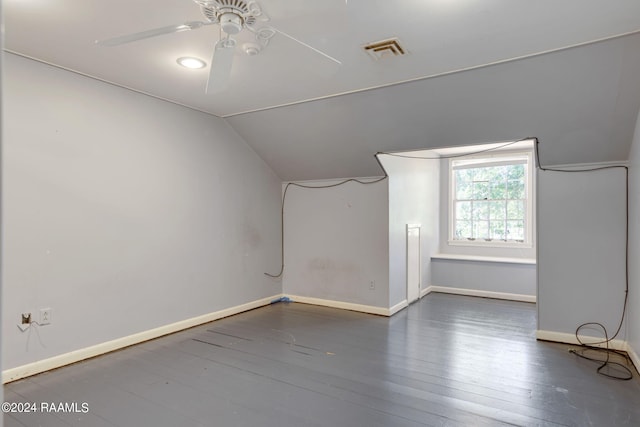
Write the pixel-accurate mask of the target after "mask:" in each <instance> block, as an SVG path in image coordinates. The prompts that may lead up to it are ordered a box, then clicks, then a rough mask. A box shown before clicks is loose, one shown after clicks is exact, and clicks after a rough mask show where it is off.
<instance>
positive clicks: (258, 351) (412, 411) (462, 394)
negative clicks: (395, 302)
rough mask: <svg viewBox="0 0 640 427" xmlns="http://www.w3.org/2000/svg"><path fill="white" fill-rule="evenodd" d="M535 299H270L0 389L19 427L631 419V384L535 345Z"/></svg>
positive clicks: (639, 418) (637, 411)
mask: <svg viewBox="0 0 640 427" xmlns="http://www.w3.org/2000/svg"><path fill="white" fill-rule="evenodd" d="M535 324H536V309H535V305H533V304H528V303H519V302H511V301H500V300H491V299H484V298H474V297H464V296H455V295H447V294H430V295H428V296H426V297H425V298H423V299H422V300H421V301H419V302H417V303H415V304H413V305H411V306H410V307H409V308H408V309H406V310H403V311H402V312H400V313H398V314H396V315H395V316H393V317H392V318H384V317H379V316H373V315H367V314H362V313H356V312H350V311H342V310H336V309H330V308H324V307H317V306H312V305H305V304H296V303H279V304H275V305H271V306H268V307H263V308H260V309H257V310H253V311H250V312H247V313H243V314H240V315H237V316H233V317H229V318H226V319H222V320H219V321H216V322H213V323H209V324H206V325H202V326H199V327H196V328H193V329H190V330H187V331H183V332H180V333H177V334H174V335H170V336H167V337H163V338H160V339H156V340H153V341H149V342H146V343H143V344H140V345H137V346H134V347H130V348H127V349H124V350H121V351H118V352H114V353H111V354H108V355H105V356H102V357H98V358H95V359H92V360H88V361H85V362H82V363H78V364H75V365H72V366H69V367H65V368H61V369H58V370H55V371H52V372H48V373H44V374H41V375H37V376H34V377H31V378H27V379H24V380H21V381H17V382H14V383H11V384H8V385H6V386H5V390H4V393H5V400H6V401H9V402H36V403H38V404H40V403H41V402H50V403H52V404H56V403H60V402H62V403H72V402H77V403H78V404H79V405H81V404H82V403H85V402H86V404H87V409H88V411H86V413H83V411H82V406H79V407H78V408H79V409H80V410H79V411H78V412H75V413H42V412H39V413H22V414H5V415H4V423H5V427H15V426H29V427H30V426H47V427H56V426H65V427H66V426H97V427H102V426H123V427H124V426H126V427H139V426H171V427H179V426H180V427H186V426H221V427H227V426H260V427H265V426H274V427H275V426H277V427H288V426H296V427H302V426H345V427H355V426H363V427H364V426H366V427H375V426H425V425H428V426H503V425H518V426H533V425H541V426H545V425H552V426H555V425H564V426H590V425H593V426H623V425H628V426H639V425H640V381H639V380H638V375H637V373H636V372H635V371H634V375H635V376H634V378H633V380H631V381H616V380H612V379H608V378H606V377H603V376H601V375H597V374H596V372H595V368H596V367H597V365H595V364H593V363H592V362H588V361H586V360H582V359H579V358H577V357H576V356H575V355H573V354H571V353H569V352H568V351H567V350H568V348H569V346H568V345H566V344H554V343H545V342H538V341H536V340H535V335H534V331H535Z"/></svg>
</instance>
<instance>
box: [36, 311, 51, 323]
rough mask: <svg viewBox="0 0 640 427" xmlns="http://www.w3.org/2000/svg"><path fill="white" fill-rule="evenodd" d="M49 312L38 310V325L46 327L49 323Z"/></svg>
mask: <svg viewBox="0 0 640 427" xmlns="http://www.w3.org/2000/svg"><path fill="white" fill-rule="evenodd" d="M51 312H52V310H51V309H50V308H41V309H40V322H39V323H40V325H48V324H50V323H51Z"/></svg>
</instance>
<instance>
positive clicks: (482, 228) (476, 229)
mask: <svg viewBox="0 0 640 427" xmlns="http://www.w3.org/2000/svg"><path fill="white" fill-rule="evenodd" d="M473 237H475V238H476V239H488V238H489V221H474V222H473Z"/></svg>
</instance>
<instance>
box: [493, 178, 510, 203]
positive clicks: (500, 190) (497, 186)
mask: <svg viewBox="0 0 640 427" xmlns="http://www.w3.org/2000/svg"><path fill="white" fill-rule="evenodd" d="M506 198H507V181H505V180H498V181H492V182H491V184H490V188H489V199H491V200H500V199H506Z"/></svg>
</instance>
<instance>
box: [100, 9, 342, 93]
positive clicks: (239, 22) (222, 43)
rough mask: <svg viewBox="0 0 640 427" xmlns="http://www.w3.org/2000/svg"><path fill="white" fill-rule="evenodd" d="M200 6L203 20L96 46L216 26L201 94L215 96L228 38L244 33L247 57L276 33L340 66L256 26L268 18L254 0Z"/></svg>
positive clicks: (225, 70) (229, 59)
mask: <svg viewBox="0 0 640 427" xmlns="http://www.w3.org/2000/svg"><path fill="white" fill-rule="evenodd" d="M193 1H194V2H195V3H197V4H198V5H200V8H201V10H202V14H203V15H204V17H205V18H206V20H205V21H191V22H185V23H183V24H178V25H169V26H166V27H160V28H154V29H151V30H146V31H141V32H138V33H133V34H127V35H123V36H119V37H114V38H110V39H105V40H96V44H98V45H100V46H118V45H121V44H125V43H131V42H135V41H138V40H143V39H147V38H151V37H156V36H161V35H164V34H172V33H178V32H182V31H190V30H197V29H199V28H202V27H204V26H208V25H214V24H215V25H219V26H220V31H221V33H220V39H219V40H218V42H217V43H216V44H215V47H214V50H213V56H212V58H211V63H210V66H209V78H208V80H207V86H206V90H205V92H206V93H207V94H210V93H216V92H220V91H221V90H223V89H224V88H225V87H226V85H227V82H228V80H229V77H230V75H231V66H232V65H233V55H234V52H235V47H236V43H237V41H236V40H235V39H234V38H233V37H232V36H233V35H236V34H238V33H240V32H241V31H244V30H247V31H249V32H251V33H253V34H254V36H255V42H252V43H245V44H243V46H242V48H243V51H244V52H245V53H246V54H247V55H250V56H253V55H257V54H258V53H260V52H261V51H262V49H263V48H265V47H267V45H268V44H269V40H271V38H272V37H273V36H274V35H276V33H277V34H281V35H283V36H285V37H287V38H289V39H291V40H293V41H294V42H296V43H298V44H300V45H302V46H304V47H306V48H308V49H311V50H313V51H314V52H316V53H318V54H320V55H322V56H324V57H325V58H327V59H329V60H331V61H334V62H335V63H337V64H340V61H338V60H337V59H335V58H333V57H331V56H329V55H327V54H326V53H324V52H322V51H320V50H318V49H316V48H314V47H312V46H310V45H308V44H306V43H304V42H302V41H300V40H298V39H296V38H294V37H292V36H290V35H289V34H287V33H285V32H283V31H281V30H278V29H276V28H274V27H272V26H260V25H259V24H258V23H259V22H267V21H269V17H268V16H267V15H266V14H265V13H264V12H263V11H262V8H261V7H260V5H259V4H258V2H256V1H244V0H193Z"/></svg>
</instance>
